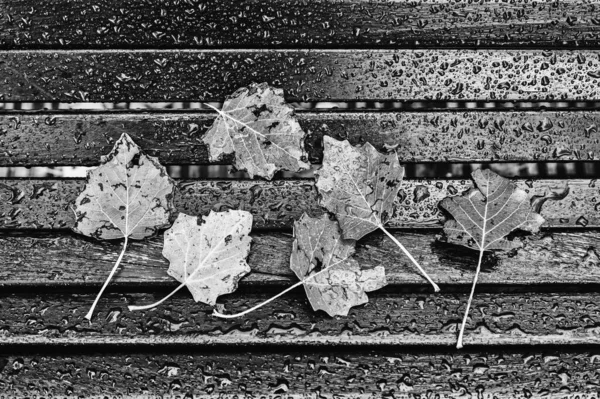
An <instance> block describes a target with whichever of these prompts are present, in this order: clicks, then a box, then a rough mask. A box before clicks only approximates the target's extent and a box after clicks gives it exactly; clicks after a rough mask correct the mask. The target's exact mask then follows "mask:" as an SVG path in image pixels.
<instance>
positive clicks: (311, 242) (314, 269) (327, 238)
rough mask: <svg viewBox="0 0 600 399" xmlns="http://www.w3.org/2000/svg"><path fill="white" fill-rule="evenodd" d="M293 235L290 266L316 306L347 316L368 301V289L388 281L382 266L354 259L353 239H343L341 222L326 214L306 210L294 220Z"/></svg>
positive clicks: (334, 313) (316, 307)
mask: <svg viewBox="0 0 600 399" xmlns="http://www.w3.org/2000/svg"><path fill="white" fill-rule="evenodd" d="M294 236H295V240H294V244H293V249H292V256H291V260H290V268H291V269H292V271H293V272H294V273H295V274H296V276H297V277H298V278H299V279H300V280H301V281H302V282H303V285H304V289H305V291H306V295H307V297H308V300H309V301H310V304H311V305H312V307H313V309H314V310H323V311H325V312H326V313H327V314H328V315H330V316H347V315H348V312H349V311H350V308H352V307H354V306H358V305H362V304H365V303H367V302H368V301H369V298H368V296H367V292H370V291H375V290H377V289H380V288H382V287H384V286H385V285H386V284H387V282H386V278H385V269H384V268H383V266H376V267H374V268H372V269H361V267H360V266H359V264H358V262H357V261H356V260H355V259H352V255H353V253H354V245H355V242H354V240H346V239H343V238H342V235H341V232H340V228H339V225H338V223H337V222H336V221H333V220H330V219H329V217H328V216H327V215H323V216H322V217H321V218H310V217H308V216H307V215H306V214H304V215H303V216H302V218H300V220H298V221H296V222H295V223H294Z"/></svg>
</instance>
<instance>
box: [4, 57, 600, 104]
mask: <svg viewBox="0 0 600 399" xmlns="http://www.w3.org/2000/svg"><path fill="white" fill-rule="evenodd" d="M0 76H3V79H2V80H1V81H0V100H2V101H69V102H71V101H73V102H86V101H101V102H102V101H112V102H120V101H125V102H128V101H213V100H214V101H220V100H223V99H224V97H225V96H226V95H227V94H229V93H233V92H234V91H235V90H236V89H238V88H239V87H241V86H246V85H248V84H250V83H251V82H268V83H270V84H271V85H274V86H277V87H282V88H283V89H284V90H285V92H286V97H287V99H288V100H290V101H292V100H300V101H318V100H323V101H327V100H336V101H337V100H339V101H346V100H357V99H358V100H362V101H366V100H428V99H431V100H447V99H458V100H462V99H464V100H469V99H470V100H598V99H600V89H599V87H600V58H599V53H598V51H594V50H577V51H572V50H557V51H549V50H445V49H444V50H423V51H420V50H381V51H376V50H316V51H312V50H311V51H309V50H297V51H296V50H269V51H259V50H252V51H250V50H206V51H204V50H181V51H179V50H170V51H169V50H160V51H154V50H135V51H120V50H112V51H111V50H107V51H92V50H73V51H69V50H56V51H54V50H47V51H44V50H37V51H36V50H32V51H0Z"/></svg>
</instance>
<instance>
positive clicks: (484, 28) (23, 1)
mask: <svg viewBox="0 0 600 399" xmlns="http://www.w3.org/2000/svg"><path fill="white" fill-rule="evenodd" d="M0 11H1V12H2V13H4V17H3V18H2V19H0V48H5V49H23V48H97V49H102V48H104V49H106V48H215V47H216V48H219V47H230V48H231V47H233V48H262V47H271V48H273V47H276V48H290V47H312V48H318V47H321V48H323V47H326V48H336V47H337V48H349V47H358V48H365V47H370V48H398V47H413V46H416V47H420V46H427V47H430V46H433V47H474V46H477V47H480V46H484V47H504V46H511V47H515V46H519V47H575V46H593V47H596V48H598V47H599V44H598V43H599V41H598V38H599V31H600V27H599V25H600V21H599V20H598V19H597V14H598V12H599V11H600V7H599V6H598V4H597V3H596V2H595V1H579V0H575V1H572V0H571V1H560V2H559V1H555V0H544V1H538V2H536V3H531V2H514V3H509V2H503V3H499V2H495V1H493V0H484V1H478V2H443V3H442V2H434V1H422V2H414V3H410V4H405V3H403V2H387V1H381V0H377V1H366V0H344V1H334V0H321V1H284V0H272V1H270V2H269V4H268V5H263V4H261V3H258V2H257V1H254V0H245V1H235V2H230V1H223V0H211V1H205V2H201V3H200V2H197V1H189V2H183V1H181V2H180V1H173V2H161V1H158V0H136V1H128V2H126V3H123V2H120V1H117V0H102V1H97V2H94V3H93V4H91V3H87V2H76V3H71V2H68V1H67V0H60V1H56V0H54V1H51V0H42V1H36V0H20V1H17V0H2V1H1V2H0Z"/></svg>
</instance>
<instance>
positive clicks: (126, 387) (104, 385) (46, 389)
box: [0, 348, 599, 399]
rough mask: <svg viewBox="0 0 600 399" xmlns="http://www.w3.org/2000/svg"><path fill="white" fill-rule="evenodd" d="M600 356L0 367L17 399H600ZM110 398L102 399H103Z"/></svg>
mask: <svg viewBox="0 0 600 399" xmlns="http://www.w3.org/2000/svg"><path fill="white" fill-rule="evenodd" d="M598 361H599V356H598V354H597V351H596V350H594V349H591V348H586V349H570V350H564V351H562V352H559V351H557V350H556V349H532V348H525V349H522V348H504V349H503V350H501V351H499V350H482V349H475V350H463V351H459V352H452V353H447V352H445V351H443V350H432V351H426V350H409V351H407V350H405V349H403V348H384V349H383V348H381V349H378V350H369V351H367V350H357V351H351V352H340V351H339V350H335V349H319V350H306V349H305V350H295V351H294V350H292V351H290V350H284V351H282V350H279V351H270V352H263V353H257V352H255V351H248V350H229V351H228V350H220V351H216V350H208V351H207V350H206V349H204V348H203V349H201V350H200V349H199V350H190V349H187V348H186V349H178V350H173V349H169V350H163V351H161V350H160V348H152V349H150V350H147V351H145V352H141V351H128V352H125V353H119V352H116V351H114V350H113V351H106V350H104V351H103V350H101V349H95V350H94V351H93V352H91V351H88V352H84V353H81V352H79V351H76V350H74V351H68V352H67V350H66V349H64V348H61V349H60V351H50V352H49V351H37V352H35V351H29V352H23V353H21V352H19V350H18V349H17V348H14V349H13V350H12V351H11V352H10V353H8V354H6V355H3V356H2V357H0V365H1V367H0V379H1V381H0V384H2V385H1V387H2V389H3V391H4V393H5V395H6V396H8V397H15V396H16V397H31V396H32V395H33V394H32V392H35V393H39V394H38V395H39V396H44V397H47V396H52V397H69V396H71V397H77V396H81V397H90V398H92V397H93V398H98V397H104V396H109V397H113V396H118V397H120V398H124V399H130V398H131V399H133V398H140V396H144V394H146V395H145V396H155V395H156V396H160V397H161V398H164V399H175V398H182V397H184V395H185V394H186V393H190V395H192V393H191V392H193V395H194V397H199V398H208V397H233V396H236V395H237V396H238V397H239V396H240V395H241V394H242V393H243V394H244V395H252V396H255V397H261V396H265V397H269V396H272V397H276V396H282V397H283V396H287V395H289V396H294V397H314V396H321V397H327V398H330V397H334V396H342V395H343V396H347V397H352V398H360V399H366V398H370V397H380V396H392V395H394V396H395V397H401V398H402V397H411V395H413V396H414V395H420V396H421V397H427V395H431V396H432V397H436V396H437V395H439V396H440V397H442V398H443V397H457V396H473V397H476V396H477V394H478V393H480V394H481V397H483V398H487V397H488V396H489V397H490V398H492V397H496V398H499V399H505V398H515V397H532V396H533V397H542V396H543V397H546V396H548V397H561V398H568V399H575V398H589V399H591V398H596V397H597V391H598V379H597V369H598ZM99 393H101V394H99Z"/></svg>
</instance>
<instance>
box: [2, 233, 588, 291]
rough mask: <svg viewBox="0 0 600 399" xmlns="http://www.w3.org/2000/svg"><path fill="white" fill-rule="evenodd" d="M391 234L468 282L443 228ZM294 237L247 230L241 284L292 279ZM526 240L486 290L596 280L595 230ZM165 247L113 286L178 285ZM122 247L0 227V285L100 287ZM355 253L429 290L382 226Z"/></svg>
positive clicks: (125, 268)
mask: <svg viewBox="0 0 600 399" xmlns="http://www.w3.org/2000/svg"><path fill="white" fill-rule="evenodd" d="M392 233H393V234H394V236H395V237H396V238H397V239H398V240H400V241H401V242H402V243H403V244H404V245H405V246H406V248H407V249H408V250H409V251H410V252H411V253H412V254H413V255H414V256H415V258H416V259H418V261H419V263H420V264H421V265H422V267H423V268H425V269H426V270H427V272H428V273H429V274H430V275H431V276H432V278H433V279H434V280H435V281H437V282H438V283H440V284H441V285H442V287H444V286H445V285H453V284H458V285H469V284H471V280H472V278H473V271H474V270H475V266H476V265H477V257H478V253H477V251H474V250H471V249H468V248H465V247H462V246H457V245H451V244H446V243H443V242H439V241H438V240H437V239H436V237H437V236H438V234H439V233H440V231H421V232H415V231H393V232H392ZM292 242H293V236H292V234H291V233H285V232H264V233H260V232H255V233H252V249H251V251H250V255H249V258H248V264H249V265H250V267H251V268H252V273H250V274H249V275H248V276H246V277H245V278H243V279H242V280H241V282H240V284H241V285H242V286H243V287H255V286H258V287H266V286H273V287H274V289H280V288H281V287H284V286H287V285H289V284H290V283H292V282H295V281H297V279H296V277H295V276H294V275H293V273H292V271H291V270H290V268H289V260H290V255H291V251H292ZM523 244H524V247H523V248H521V249H519V251H517V252H516V253H515V252H497V253H489V254H486V255H485V256H484V259H483V264H482V273H481V276H480V278H479V281H480V283H481V284H484V285H486V284H487V285H489V287H487V288H486V290H491V291H493V290H496V289H498V290H502V289H503V288H501V287H502V286H503V285H505V284H512V285H522V286H530V285H540V284H542V285H551V286H560V285H563V284H567V285H568V284H598V283H600V268H599V266H600V232H598V231H590V230H587V231H579V232H575V231H557V230H552V231H546V232H543V233H540V234H538V235H535V236H529V237H527V238H526V239H524V241H523ZM162 247H163V239H162V236H159V237H156V238H152V239H148V240H144V241H132V242H131V243H130V244H129V246H128V248H127V252H126V254H125V256H124V258H123V263H122V267H121V268H120V269H119V272H118V273H117V275H116V276H115V278H114V279H113V281H112V282H111V286H116V287H123V288H125V287H131V288H135V287H169V288H175V287H176V286H177V283H176V281H175V280H174V279H173V278H171V277H170V276H168V275H167V269H168V267H169V264H168V261H167V260H166V259H165V258H163V256H162ZM121 249H122V242H119V241H118V240H117V241H103V240H95V239H90V238H86V237H84V236H81V235H77V234H75V233H71V232H44V233H39V232H31V231H29V232H16V231H11V232H1V233H0V264H2V265H3V266H2V268H0V286H3V287H4V288H5V289H10V288H11V287H15V288H16V287H20V286H25V287H26V286H30V287H34V286H35V287H42V286H45V287H48V288H60V287H73V286H75V287H77V286H85V287H90V286H93V287H99V286H100V285H101V284H102V283H103V282H104V280H105V279H106V276H107V275H108V274H109V272H110V270H111V268H112V267H113V265H114V262H115V260H116V259H117V257H118V256H119V253H120V251H121ZM354 257H355V258H356V259H357V261H358V262H359V264H360V265H361V267H364V268H372V267H375V266H384V267H385V269H386V276H387V281H388V283H389V284H390V285H392V286H396V287H406V288H408V289H412V290H415V289H416V290H421V289H424V290H425V292H429V290H430V287H429V285H428V283H427V281H425V280H424V279H423V277H422V276H421V275H420V274H419V272H418V271H417V270H415V268H414V267H413V266H412V264H411V262H410V261H409V260H408V259H407V258H406V257H405V256H404V254H403V253H402V252H401V251H400V249H399V248H398V247H396V246H395V245H394V244H393V243H392V242H391V241H390V240H389V239H388V238H387V237H386V236H385V235H383V233H379V232H375V233H372V234H369V235H367V236H366V237H365V238H363V239H361V240H360V241H358V243H357V247H356V253H355V255H354ZM411 287H412V288H411ZM494 287H497V288H494ZM481 289H483V288H481ZM556 289H560V288H556Z"/></svg>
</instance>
